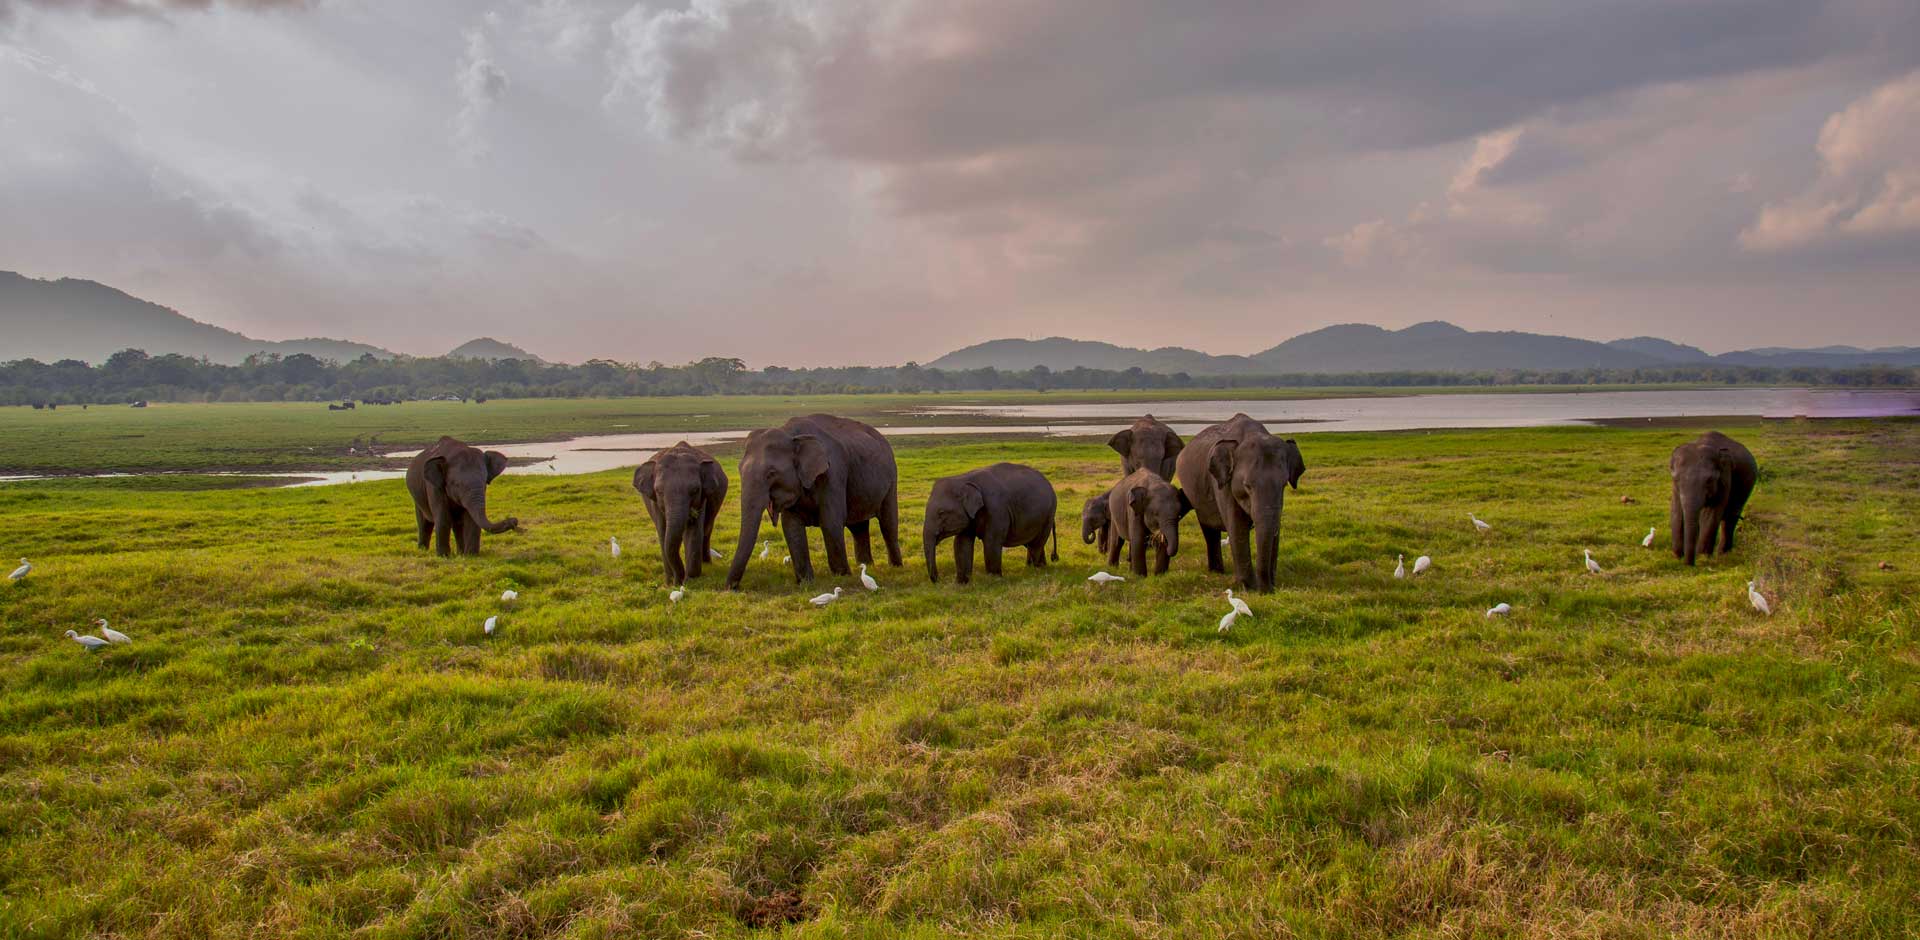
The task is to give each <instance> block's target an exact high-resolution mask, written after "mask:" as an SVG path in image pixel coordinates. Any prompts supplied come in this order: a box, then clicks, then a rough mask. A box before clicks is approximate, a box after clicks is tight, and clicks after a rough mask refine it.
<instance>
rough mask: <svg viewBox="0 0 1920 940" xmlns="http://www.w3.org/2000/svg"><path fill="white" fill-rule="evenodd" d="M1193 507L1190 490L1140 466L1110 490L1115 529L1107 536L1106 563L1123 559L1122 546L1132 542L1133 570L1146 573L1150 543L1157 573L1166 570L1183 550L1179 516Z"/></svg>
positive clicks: (1108, 496)
mask: <svg viewBox="0 0 1920 940" xmlns="http://www.w3.org/2000/svg"><path fill="white" fill-rule="evenodd" d="M1192 510H1193V504H1192V503H1190V502H1188V501H1187V494H1185V493H1183V492H1181V491H1180V490H1178V489H1176V488H1174V486H1173V484H1171V483H1168V482H1167V481H1166V480H1165V479H1164V478H1162V477H1161V476H1160V475H1159V474H1157V473H1154V472H1153V471H1152V470H1150V469H1148V468H1146V467H1141V468H1140V469H1138V470H1135V471H1133V472H1132V473H1129V474H1127V475H1126V476H1124V477H1122V478H1121V479H1120V482H1118V483H1115V484H1114V485H1113V489H1111V490H1109V491H1108V492H1107V512H1108V513H1109V514H1110V515H1111V516H1112V518H1113V530H1112V531H1111V532H1110V533H1108V537H1107V564H1109V565H1118V564H1119V563H1120V548H1121V546H1122V545H1123V544H1125V543H1127V542H1131V543H1133V544H1132V548H1131V552H1130V555H1131V560H1132V565H1133V573H1134V574H1135V575H1137V576H1141V577H1145V576H1146V574H1147V543H1148V540H1149V539H1151V540H1152V543H1153V550H1154V565H1153V573H1154V574H1166V573H1167V562H1168V561H1169V560H1170V559H1172V558H1173V556H1175V555H1177V554H1179V553H1180V519H1181V517H1183V516H1185V515H1186V514H1187V513H1188V512H1191V511H1192Z"/></svg>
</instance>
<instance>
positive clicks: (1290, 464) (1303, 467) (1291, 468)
mask: <svg viewBox="0 0 1920 940" xmlns="http://www.w3.org/2000/svg"><path fill="white" fill-rule="evenodd" d="M1306 475H1307V459H1306V458H1305V457H1302V456H1300V445H1298V444H1295V443H1294V442H1293V438H1291V437H1289V438H1287V485H1288V486H1291V487H1293V488H1294V489H1296V490H1298V489H1299V488H1300V478H1301V477H1303V476H1306Z"/></svg>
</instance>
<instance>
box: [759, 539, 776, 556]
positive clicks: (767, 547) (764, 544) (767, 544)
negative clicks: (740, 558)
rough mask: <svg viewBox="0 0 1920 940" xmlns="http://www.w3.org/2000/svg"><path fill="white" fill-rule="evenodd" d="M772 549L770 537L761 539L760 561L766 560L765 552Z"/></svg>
mask: <svg viewBox="0 0 1920 940" xmlns="http://www.w3.org/2000/svg"><path fill="white" fill-rule="evenodd" d="M772 550H773V540H772V539H767V540H765V541H762V542H761V543H760V560H761V561H766V560H767V552H769V551H772Z"/></svg>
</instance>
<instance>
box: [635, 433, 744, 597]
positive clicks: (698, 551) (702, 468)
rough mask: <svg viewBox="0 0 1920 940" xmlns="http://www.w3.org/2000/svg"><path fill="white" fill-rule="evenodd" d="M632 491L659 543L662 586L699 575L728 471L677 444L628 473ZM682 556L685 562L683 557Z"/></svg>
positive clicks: (704, 455) (706, 455)
mask: <svg viewBox="0 0 1920 940" xmlns="http://www.w3.org/2000/svg"><path fill="white" fill-rule="evenodd" d="M633 488H634V489H635V490H638V491H639V492H640V499H641V501H642V502H644V503H645V504H646V507H647V516H648V518H650V519H652V520H653V531H654V535H655V536H656V537H658V538H659V540H660V562H661V565H662V566H663V567H665V569H666V574H667V583H668V584H673V585H679V584H684V583H686V580H687V579H688V578H697V577H699V576H700V568H701V566H702V565H705V564H706V562H707V548H708V547H709V545H710V544H711V543H712V541H713V524H714V522H716V521H717V520H718V519H719V518H720V504H721V503H723V502H725V501H726V499H727V472H726V471H725V470H722V469H720V462H719V461H718V460H715V459H713V455H712V454H709V453H707V452H706V451H704V450H701V449H700V448H698V447H694V446H693V445H691V444H688V443H687V442H686V441H681V442H680V443H678V444H675V445H673V446H672V447H669V448H667V449H666V450H663V451H661V452H659V453H657V454H654V455H653V459H651V460H648V461H647V462H646V463H643V464H641V465H640V466H639V467H638V468H637V469H635V470H634V471H633ZM683 552H684V557H683Z"/></svg>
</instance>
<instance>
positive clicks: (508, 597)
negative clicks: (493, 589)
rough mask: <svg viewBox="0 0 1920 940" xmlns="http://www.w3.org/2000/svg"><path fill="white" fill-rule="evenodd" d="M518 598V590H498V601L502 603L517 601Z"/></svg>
mask: <svg viewBox="0 0 1920 940" xmlns="http://www.w3.org/2000/svg"><path fill="white" fill-rule="evenodd" d="M519 599H520V592H519V591H501V592H500V603H502V604H511V603H513V602H514V601H517V600H519Z"/></svg>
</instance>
